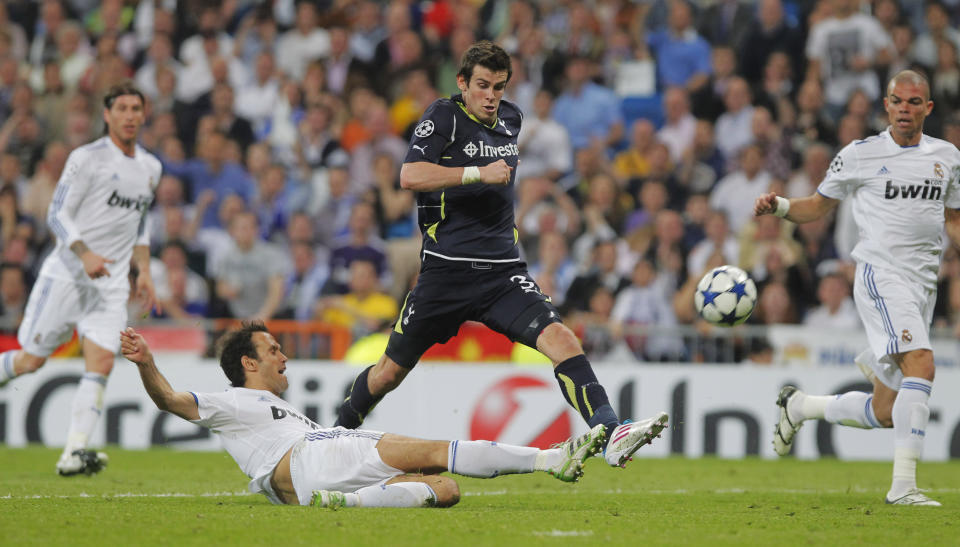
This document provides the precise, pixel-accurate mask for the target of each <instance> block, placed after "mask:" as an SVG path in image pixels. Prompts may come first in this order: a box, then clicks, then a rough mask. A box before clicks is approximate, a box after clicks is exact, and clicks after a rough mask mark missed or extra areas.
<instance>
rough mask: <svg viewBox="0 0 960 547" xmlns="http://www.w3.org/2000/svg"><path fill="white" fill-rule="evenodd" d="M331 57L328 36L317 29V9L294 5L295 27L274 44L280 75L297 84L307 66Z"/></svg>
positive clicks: (324, 31) (309, 4) (305, 3)
mask: <svg viewBox="0 0 960 547" xmlns="http://www.w3.org/2000/svg"><path fill="white" fill-rule="evenodd" d="M329 54H330V35H329V34H328V33H327V31H326V30H325V29H322V28H319V27H318V26H317V8H316V7H315V6H314V5H313V4H312V3H311V2H300V4H298V5H297V18H296V21H294V27H293V28H292V29H290V30H288V31H287V32H284V33H283V34H281V35H280V38H279V39H278V40H277V64H278V65H279V67H280V71H281V72H283V73H285V74H286V75H287V76H289V77H291V78H294V79H296V80H299V79H301V78H303V73H304V72H305V71H306V68H307V63H309V62H310V61H313V60H316V59H320V58H323V57H326V56H327V55H329Z"/></svg>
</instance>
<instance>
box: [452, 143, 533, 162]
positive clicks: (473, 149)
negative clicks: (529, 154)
mask: <svg viewBox="0 0 960 547" xmlns="http://www.w3.org/2000/svg"><path fill="white" fill-rule="evenodd" d="M463 153H464V154H466V155H468V156H470V157H471V158H472V157H474V156H476V155H477V154H478V153H479V154H480V157H481V158H503V157H507V156H519V155H520V148H519V147H518V146H517V145H516V144H514V143H509V144H502V145H500V146H491V145H489V144H487V143H485V142H483V141H477V144H474V143H473V141H470V142H468V143H467V145H466V146H464V147H463Z"/></svg>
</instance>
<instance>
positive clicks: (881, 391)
mask: <svg viewBox="0 0 960 547" xmlns="http://www.w3.org/2000/svg"><path fill="white" fill-rule="evenodd" d="M883 102H884V106H885V108H886V111H887V114H888V118H889V121H890V127H889V128H888V129H887V130H886V131H884V132H883V133H880V134H879V135H875V136H873V137H870V138H867V139H865V140H862V141H856V142H853V143H850V144H848V145H847V146H846V147H844V148H843V150H841V151H840V153H839V154H837V156H836V158H835V159H834V160H833V163H832V164H831V165H830V168H829V169H828V172H827V175H826V178H824V180H823V182H822V183H820V187H819V188H818V189H817V192H816V193H815V194H814V195H813V196H810V197H805V198H794V199H790V200H787V199H784V198H781V197H778V196H777V195H775V194H773V193H770V194H766V195H763V196H760V197H758V198H757V200H756V204H755V207H754V213H755V214H756V215H764V214H774V215H777V216H780V217H784V218H786V219H788V220H791V221H793V222H797V223H802V222H809V221H812V220H815V219H818V218H820V217H822V216H823V215H825V214H827V212H829V211H830V210H832V209H833V208H834V207H836V206H837V204H838V203H839V202H840V200H842V199H851V200H853V215H854V220H855V221H856V224H857V227H858V229H859V233H860V238H859V242H858V243H857V245H856V247H855V248H854V250H853V253H852V256H853V258H854V259H855V260H856V262H857V270H856V272H857V273H856V279H855V281H854V300H855V301H856V304H857V311H858V312H859V314H860V319H861V320H862V321H863V324H864V326H865V327H866V331H867V339H868V341H869V349H867V350H866V351H864V352H862V353H861V354H860V355H858V356H857V358H856V363H857V365H858V366H860V368H861V370H863V371H864V373H865V374H866V375H867V377H868V378H869V379H870V380H871V381H872V382H873V393H872V394H868V393H862V392H849V393H842V394H839V395H829V396H812V395H807V394H805V393H803V392H801V391H799V390H798V389H797V388H795V387H793V386H786V387H784V388H783V390H782V391H781V392H780V396H779V398H778V400H777V405H778V406H779V408H780V411H779V412H780V418H779V421H778V424H777V428H776V431H775V432H774V438H773V445H774V449H775V450H776V452H777V453H778V454H780V455H786V454H787V453H789V452H790V448H791V446H792V443H793V438H794V435H795V434H796V432H797V431H798V430H799V429H800V426H801V424H802V423H803V421H804V420H810V419H824V420H827V421H828V422H831V423H835V424H840V425H846V426H852V427H859V428H864V429H872V428H879V427H891V426H892V427H893V431H894V463H893V482H892V484H891V486H890V490H889V491H888V492H887V495H886V502H887V503H893V504H904V505H940V503H939V502H936V501H934V500H932V499H930V498H929V497H927V496H926V495H925V494H924V493H922V492H921V491H920V490H918V489H917V478H916V468H917V461H918V460H919V458H920V455H921V450H922V448H923V438H924V436H925V434H926V433H925V432H926V428H927V421H928V419H929V416H930V409H929V406H928V400H929V398H930V392H931V388H932V387H933V376H934V363H933V352H932V351H931V346H930V339H929V327H930V322H931V319H932V317H933V307H934V302H935V301H936V295H937V273H938V271H939V268H940V256H941V252H942V250H943V243H944V242H943V232H944V228H946V233H947V236H948V237H949V238H950V240H951V242H952V243H953V244H954V245H958V244H960V211H958V210H957V209H960V187H958V186H960V181H958V175H960V151H958V150H957V149H956V147H954V146H953V145H952V144H950V143H949V142H946V141H943V140H940V139H935V138H932V137H929V136H926V135H924V134H923V121H924V119H925V118H926V117H927V116H928V115H929V114H930V112H931V110H932V109H933V101H931V100H930V86H929V84H928V82H927V80H926V79H925V78H924V77H923V76H921V75H920V74H918V73H916V72H913V71H909V70H907V71H903V72H900V73H898V74H897V75H896V76H894V77H893V79H892V80H891V81H890V83H889V85H888V86H887V93H886V96H885V98H884V100H883Z"/></svg>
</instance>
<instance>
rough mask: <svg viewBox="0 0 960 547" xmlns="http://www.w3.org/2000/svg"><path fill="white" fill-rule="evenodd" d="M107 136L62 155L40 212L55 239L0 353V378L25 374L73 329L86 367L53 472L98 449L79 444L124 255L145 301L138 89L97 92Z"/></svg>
mask: <svg viewBox="0 0 960 547" xmlns="http://www.w3.org/2000/svg"><path fill="white" fill-rule="evenodd" d="M103 104H104V108H103V121H104V122H105V123H106V126H107V135H106V136H104V137H101V138H99V139H97V140H95V141H93V142H91V143H89V144H86V145H84V146H81V147H79V148H77V149H76V150H74V151H73V152H71V153H70V157H69V158H67V163H66V166H65V167H64V169H63V174H62V175H61V176H60V180H59V182H58V183H57V189H56V191H55V192H54V194H53V200H52V201H51V203H50V208H49V209H48V212H47V224H48V225H49V226H50V230H51V232H52V233H53V234H54V235H55V236H56V238H57V245H56V248H54V250H53V251H52V252H51V253H50V255H49V256H47V258H46V259H45V260H44V262H43V266H42V267H41V269H40V275H39V276H38V277H37V281H36V283H35V284H34V286H33V290H32V291H31V293H30V298H29V300H28V301H27V307H26V310H25V312H24V316H23V321H22V322H21V323H20V328H19V330H18V332H17V340H18V341H19V342H20V346H21V348H22V349H20V350H11V351H7V352H4V353H2V354H0V386H2V385H5V384H6V383H7V382H9V381H10V380H12V379H14V378H16V377H17V376H20V375H22V374H28V373H31V372H34V371H35V370H37V369H38V368H40V367H41V366H43V364H44V363H45V362H46V360H47V357H49V356H50V354H51V353H53V351H54V350H56V349H57V347H58V346H60V345H61V344H63V343H64V342H66V341H67V340H69V339H70V337H71V336H72V335H73V330H74V328H76V330H77V333H78V335H79V337H80V339H81V340H82V343H83V357H84V361H85V362H86V371H85V373H84V375H83V377H82V379H81V380H80V383H79V384H78V385H77V390H76V393H75V394H74V398H73V406H72V412H71V415H70V429H69V432H68V434H67V442H66V445H65V446H64V449H63V454H62V455H61V456H60V459H59V460H58V462H57V472H58V473H59V474H60V475H63V476H69V475H76V474H80V473H85V474H88V475H89V474H93V473H96V472H98V471H100V470H101V469H102V468H103V466H104V465H105V464H106V455H105V454H103V453H102V452H96V451H93V450H88V449H87V443H88V441H89V438H90V435H91V434H92V433H93V430H94V427H95V426H96V424H97V420H98V419H99V418H100V413H101V411H102V409H103V391H104V388H105V387H106V384H107V376H108V375H109V374H110V371H111V370H112V369H113V358H114V356H115V355H116V354H117V351H118V350H119V349H120V335H119V331H120V330H122V329H123V328H124V327H125V326H126V324H127V301H128V299H129V294H130V281H129V280H128V277H127V276H128V274H129V273H130V261H131V258H132V259H133V260H134V261H135V262H136V264H137V267H138V269H139V272H138V275H137V280H136V291H137V296H138V297H140V298H142V299H143V304H144V308H145V309H149V308H150V307H151V306H153V304H154V300H155V296H154V289H153V281H152V279H151V278H150V247H149V244H150V235H149V233H147V224H146V214H147V209H148V208H149V207H150V203H151V202H152V201H153V193H154V189H155V188H156V186H157V183H158V181H159V180H160V171H161V166H160V160H158V159H157V158H156V157H155V156H153V155H152V154H150V153H149V152H147V151H146V150H144V149H143V148H142V147H140V146H139V145H138V144H137V137H138V135H139V133H140V127H141V126H142V125H143V123H144V120H145V111H144V109H145V107H146V105H145V103H144V98H143V94H142V93H141V92H140V91H139V90H138V89H137V88H136V87H134V86H133V85H132V84H131V83H129V82H125V83H120V84H117V85H115V86H113V87H112V88H110V90H109V91H108V92H107V95H106V96H105V97H104V99H103Z"/></svg>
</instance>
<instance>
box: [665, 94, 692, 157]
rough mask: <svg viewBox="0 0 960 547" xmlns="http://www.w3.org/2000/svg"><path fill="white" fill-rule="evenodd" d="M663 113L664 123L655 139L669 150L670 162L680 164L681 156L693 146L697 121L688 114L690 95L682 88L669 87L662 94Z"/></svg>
mask: <svg viewBox="0 0 960 547" xmlns="http://www.w3.org/2000/svg"><path fill="white" fill-rule="evenodd" d="M663 112H664V115H665V117H666V121H665V122H664V124H663V127H661V128H660V131H658V132H657V139H659V140H660V142H662V143H664V144H666V145H667V148H668V149H670V160H671V161H673V163H675V164H676V163H680V161H681V160H683V155H684V153H685V152H686V151H687V149H689V148H690V147H691V146H693V135H694V133H695V132H696V128H697V120H696V118H694V117H693V114H691V113H690V95H689V94H688V93H687V90H686V89H684V88H682V87H671V88H670V89H667V91H666V92H664V94H663Z"/></svg>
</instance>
